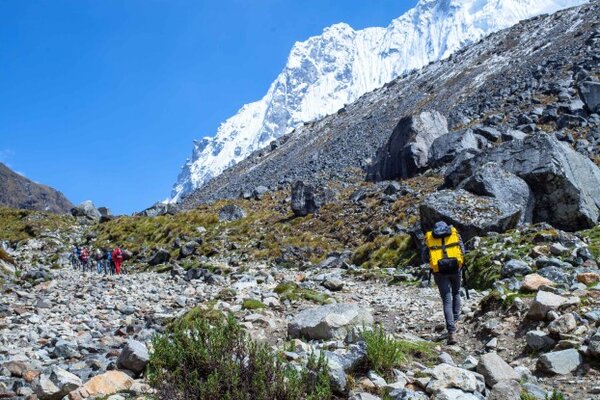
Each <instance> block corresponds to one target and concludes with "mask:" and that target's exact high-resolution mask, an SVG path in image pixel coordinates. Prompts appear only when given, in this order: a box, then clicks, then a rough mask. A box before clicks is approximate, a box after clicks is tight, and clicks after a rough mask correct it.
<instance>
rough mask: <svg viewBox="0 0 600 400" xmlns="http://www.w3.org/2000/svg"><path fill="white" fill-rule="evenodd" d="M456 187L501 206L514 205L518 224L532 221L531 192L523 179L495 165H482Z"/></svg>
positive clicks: (533, 202) (532, 199) (533, 201)
mask: <svg viewBox="0 0 600 400" xmlns="http://www.w3.org/2000/svg"><path fill="white" fill-rule="evenodd" d="M458 187H459V188H462V189H465V190H467V191H469V192H471V193H473V194H477V195H479V196H490V197H494V198H496V199H498V200H500V202H501V204H505V205H516V206H518V207H519V208H520V209H521V217H520V218H519V223H520V224H522V223H528V222H531V221H532V218H533V207H534V204H535V199H534V196H533V192H532V191H531V189H529V186H527V183H526V182H525V181H524V180H523V179H521V178H519V177H518V176H516V175H515V174H513V173H510V172H508V171H506V170H505V169H504V168H501V167H500V166H499V165H498V164H496V163H493V162H490V163H486V164H483V165H482V166H480V167H479V168H477V170H476V171H475V172H474V173H473V175H471V176H470V177H469V178H467V179H465V180H464V181H463V182H461V183H460V184H459V186H458Z"/></svg>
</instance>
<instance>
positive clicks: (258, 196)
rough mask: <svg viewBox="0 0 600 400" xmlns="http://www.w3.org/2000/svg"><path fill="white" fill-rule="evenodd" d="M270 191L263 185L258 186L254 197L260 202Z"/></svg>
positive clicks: (253, 193) (253, 194)
mask: <svg viewBox="0 0 600 400" xmlns="http://www.w3.org/2000/svg"><path fill="white" fill-rule="evenodd" d="M268 191H269V188H268V187H266V186H262V185H261V186H257V187H255V188H254V190H253V191H252V197H254V198H255V199H256V200H260V199H262V197H263V196H264V195H265V193H267V192H268Z"/></svg>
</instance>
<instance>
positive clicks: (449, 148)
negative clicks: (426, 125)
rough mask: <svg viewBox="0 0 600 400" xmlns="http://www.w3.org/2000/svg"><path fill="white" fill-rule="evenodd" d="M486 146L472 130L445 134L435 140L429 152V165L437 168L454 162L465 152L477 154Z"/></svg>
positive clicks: (483, 140)
mask: <svg viewBox="0 0 600 400" xmlns="http://www.w3.org/2000/svg"><path fill="white" fill-rule="evenodd" d="M486 144H487V142H486V140H485V139H484V138H483V137H481V136H479V135H475V134H474V133H473V131H472V130H470V129H467V130H465V131H459V132H451V133H446V134H443V135H441V136H440V137H438V138H437V139H435V140H434V141H433V143H432V145H431V149H430V151H429V164H430V165H431V166H432V167H438V166H440V165H443V164H446V163H449V162H451V161H452V160H454V158H455V157H456V156H457V155H458V154H460V153H462V152H463V151H465V150H472V151H474V152H475V153H477V152H479V151H480V150H481V149H482V148H483V147H485V145H486Z"/></svg>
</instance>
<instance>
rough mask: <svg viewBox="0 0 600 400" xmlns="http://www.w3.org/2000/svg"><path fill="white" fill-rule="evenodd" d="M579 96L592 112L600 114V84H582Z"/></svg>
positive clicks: (588, 82)
mask: <svg viewBox="0 0 600 400" xmlns="http://www.w3.org/2000/svg"><path fill="white" fill-rule="evenodd" d="M579 94H580V95H581V100H583V102H584V103H585V105H586V107H587V108H588V110H589V111H590V112H592V113H600V82H592V81H586V82H582V83H581V84H580V85H579Z"/></svg>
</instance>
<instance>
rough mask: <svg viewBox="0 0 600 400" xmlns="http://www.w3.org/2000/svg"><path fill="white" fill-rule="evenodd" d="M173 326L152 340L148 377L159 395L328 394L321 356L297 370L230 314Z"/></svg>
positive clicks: (316, 397)
mask: <svg viewBox="0 0 600 400" xmlns="http://www.w3.org/2000/svg"><path fill="white" fill-rule="evenodd" d="M174 327H175V328H174V329H173V330H172V331H171V333H169V334H164V335H158V336H156V337H154V339H153V348H154V352H153V353H152V355H151V356H150V363H149V368H148V377H149V380H150V383H151V384H152V385H153V386H154V387H155V388H156V389H157V397H158V398H160V399H182V400H183V399H211V400H212V399H215V400H217V399H219V400H220V399H224V400H251V399H276V400H321V399H324V400H326V399H330V398H331V389H330V381H329V376H328V372H327V367H326V362H325V359H324V358H320V359H318V360H317V359H315V358H314V357H311V359H310V360H309V362H308V364H307V366H306V367H303V368H300V369H299V370H297V369H296V368H294V367H293V366H291V365H289V364H287V363H286V362H284V361H283V360H282V359H280V358H279V357H277V356H276V355H275V354H273V353H272V352H271V350H270V349H269V347H268V346H267V345H266V344H261V343H258V342H255V341H253V340H251V339H250V338H249V337H248V335H247V334H246V333H245V331H244V330H243V329H242V327H241V326H240V325H239V324H238V323H237V322H236V320H235V319H234V318H233V317H232V316H229V317H227V318H222V319H220V320H214V321H209V320H207V319H202V318H200V319H193V320H190V321H188V322H186V323H185V324H175V325H174Z"/></svg>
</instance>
